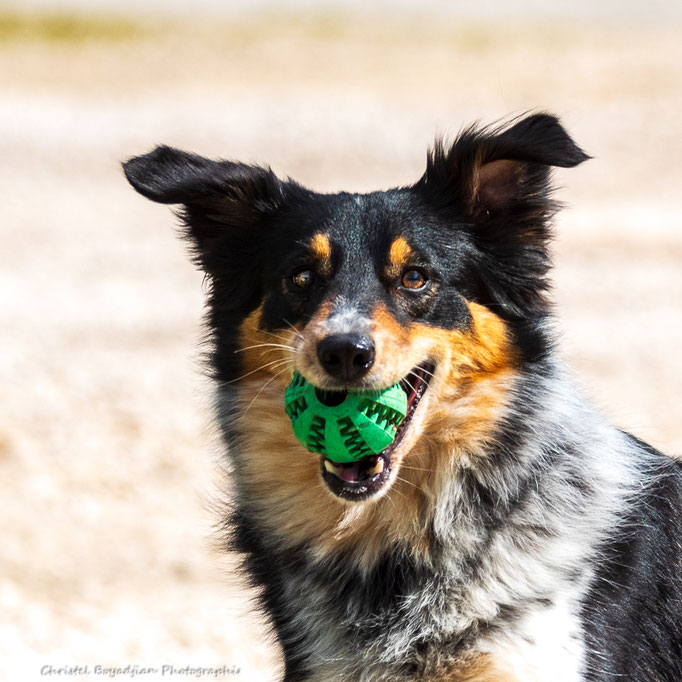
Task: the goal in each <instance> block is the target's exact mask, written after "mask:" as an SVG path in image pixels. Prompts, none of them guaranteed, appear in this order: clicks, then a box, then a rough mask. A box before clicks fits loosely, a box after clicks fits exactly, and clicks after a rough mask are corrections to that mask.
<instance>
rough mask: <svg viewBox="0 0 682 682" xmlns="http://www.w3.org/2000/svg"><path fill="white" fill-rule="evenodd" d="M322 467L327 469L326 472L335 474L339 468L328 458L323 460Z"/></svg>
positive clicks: (336, 474) (337, 473)
mask: <svg viewBox="0 0 682 682" xmlns="http://www.w3.org/2000/svg"><path fill="white" fill-rule="evenodd" d="M324 468H325V469H326V470H327V473H329V474H334V475H335V476H338V475H339V471H340V469H341V467H337V466H336V465H335V464H334V462H330V461H329V460H328V459H325V460H324Z"/></svg>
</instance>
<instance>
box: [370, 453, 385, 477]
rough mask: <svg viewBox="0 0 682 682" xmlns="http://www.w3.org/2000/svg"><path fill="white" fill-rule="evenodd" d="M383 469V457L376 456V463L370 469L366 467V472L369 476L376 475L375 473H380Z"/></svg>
mask: <svg viewBox="0 0 682 682" xmlns="http://www.w3.org/2000/svg"><path fill="white" fill-rule="evenodd" d="M383 470H384V458H383V457H377V461H376V464H375V465H374V466H373V467H372V468H371V469H367V474H368V475H369V476H376V475H377V474H380V473H381V472H382V471H383Z"/></svg>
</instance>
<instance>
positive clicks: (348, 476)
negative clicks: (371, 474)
mask: <svg viewBox="0 0 682 682" xmlns="http://www.w3.org/2000/svg"><path fill="white" fill-rule="evenodd" d="M359 474H360V467H359V465H358V463H357V462H354V463H353V464H346V465H345V466H344V467H343V468H342V469H341V470H340V471H339V470H337V472H336V475H337V476H338V477H339V478H340V479H341V480H342V481H346V482H347V483H355V481H357V480H358V476H359Z"/></svg>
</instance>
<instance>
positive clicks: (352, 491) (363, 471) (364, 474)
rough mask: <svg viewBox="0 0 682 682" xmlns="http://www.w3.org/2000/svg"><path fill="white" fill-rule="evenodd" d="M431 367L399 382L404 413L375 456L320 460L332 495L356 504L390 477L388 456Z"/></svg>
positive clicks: (423, 367)
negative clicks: (390, 439)
mask: <svg viewBox="0 0 682 682" xmlns="http://www.w3.org/2000/svg"><path fill="white" fill-rule="evenodd" d="M433 371H434V366H433V365H432V364H430V363H426V362H424V363H422V364H421V365H418V366H417V367H415V368H414V369H413V370H412V371H411V372H409V374H408V375H407V376H405V377H404V378H403V379H402V380H401V382H400V387H401V388H402V389H403V391H405V393H406V395H407V414H406V416H405V419H403V421H402V422H401V423H400V425H399V426H398V429H397V431H396V436H395V438H394V440H393V442H392V443H391V444H390V445H389V446H388V447H387V448H386V449H385V450H382V451H381V452H380V453H379V454H378V455H368V456H367V457H363V458H362V459H359V460H357V461H355V462H347V463H346V462H344V463H340V462H332V461H331V460H330V459H327V458H326V457H324V456H323V457H322V478H323V479H324V482H325V483H326V484H327V486H328V487H329V490H331V492H332V493H334V495H336V496H337V497H341V498H343V499H345V500H351V501H353V502H360V501H362V500H366V499H367V498H369V497H372V496H373V495H375V494H376V493H378V492H379V490H381V489H382V488H383V487H384V486H385V485H386V483H387V482H388V480H389V478H390V475H391V453H393V451H394V450H395V449H396V448H397V447H398V446H399V445H400V443H401V442H402V440H403V438H404V436H405V434H406V433H407V430H408V428H409V426H410V423H411V421H412V417H413V416H414V413H415V411H416V409H417V406H418V405H419V403H420V401H421V399H422V398H423V397H424V394H425V393H426V389H427V388H428V387H429V382H430V380H431V378H432V377H433Z"/></svg>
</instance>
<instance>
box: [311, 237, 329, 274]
mask: <svg viewBox="0 0 682 682" xmlns="http://www.w3.org/2000/svg"><path fill="white" fill-rule="evenodd" d="M310 251H311V252H312V255H313V257H314V258H315V260H316V261H317V265H318V267H319V268H320V272H321V273H322V274H323V275H326V276H329V275H330V274H331V270H332V245H331V242H330V241H329V237H328V236H327V235H326V234H324V233H323V232H316V233H315V234H314V235H313V238H312V240H311V241H310Z"/></svg>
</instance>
